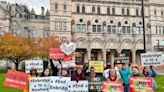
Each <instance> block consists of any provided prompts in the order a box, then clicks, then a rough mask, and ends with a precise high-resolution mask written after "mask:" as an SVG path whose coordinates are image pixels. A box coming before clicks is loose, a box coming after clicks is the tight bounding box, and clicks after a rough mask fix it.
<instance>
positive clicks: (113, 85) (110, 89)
mask: <svg viewBox="0 0 164 92" xmlns="http://www.w3.org/2000/svg"><path fill="white" fill-rule="evenodd" d="M102 92H124V87H123V83H122V82H109V81H108V82H103V83H102ZM130 92H135V91H130Z"/></svg>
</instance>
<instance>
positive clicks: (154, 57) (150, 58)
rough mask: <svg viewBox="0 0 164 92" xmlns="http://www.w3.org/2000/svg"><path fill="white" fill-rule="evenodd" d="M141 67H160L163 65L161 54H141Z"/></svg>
mask: <svg viewBox="0 0 164 92" xmlns="http://www.w3.org/2000/svg"><path fill="white" fill-rule="evenodd" d="M141 65H142V66H160V65H163V59H162V52H148V53H142V54H141Z"/></svg>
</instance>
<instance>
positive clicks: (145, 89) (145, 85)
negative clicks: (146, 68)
mask: <svg viewBox="0 0 164 92" xmlns="http://www.w3.org/2000/svg"><path fill="white" fill-rule="evenodd" d="M129 83H130V92H153V84H152V78H146V77H131V78H130V81H129Z"/></svg>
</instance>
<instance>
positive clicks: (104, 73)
mask: <svg viewBox="0 0 164 92" xmlns="http://www.w3.org/2000/svg"><path fill="white" fill-rule="evenodd" d="M103 76H104V77H105V78H108V76H109V69H106V70H104V72H103Z"/></svg>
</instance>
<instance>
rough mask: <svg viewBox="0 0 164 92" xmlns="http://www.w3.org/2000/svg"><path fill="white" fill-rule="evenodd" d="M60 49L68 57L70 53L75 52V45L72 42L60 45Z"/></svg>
mask: <svg viewBox="0 0 164 92" xmlns="http://www.w3.org/2000/svg"><path fill="white" fill-rule="evenodd" d="M60 49H61V51H62V52H64V53H65V54H66V55H70V54H71V53H72V52H74V51H75V50H76V44H75V43H74V42H69V43H62V44H61V45H60Z"/></svg>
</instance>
